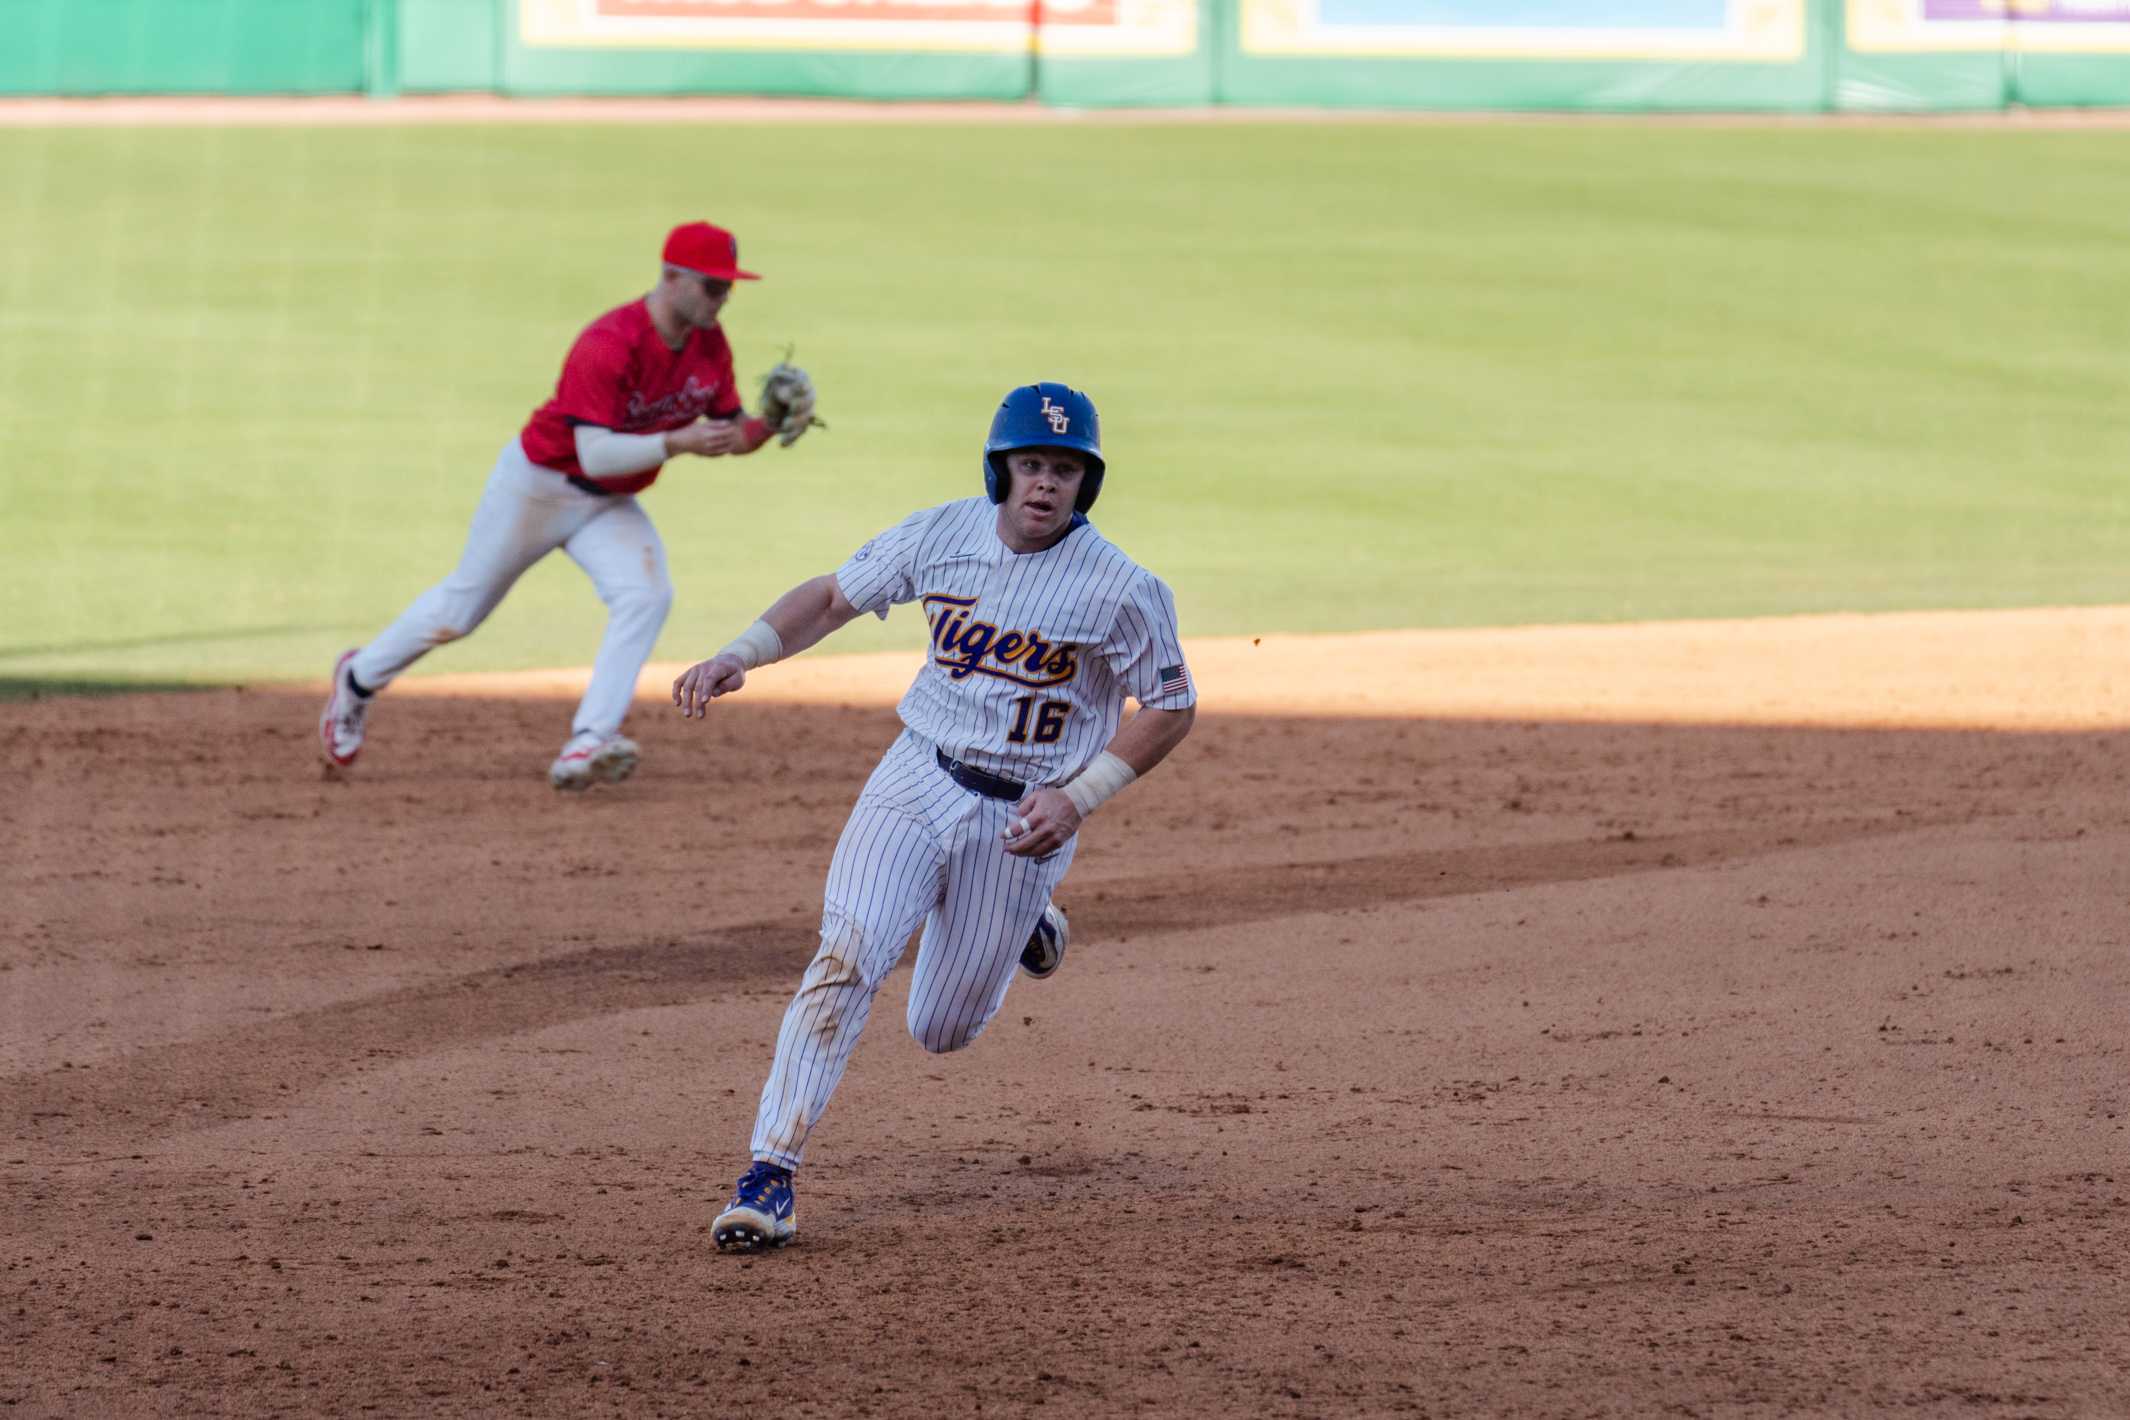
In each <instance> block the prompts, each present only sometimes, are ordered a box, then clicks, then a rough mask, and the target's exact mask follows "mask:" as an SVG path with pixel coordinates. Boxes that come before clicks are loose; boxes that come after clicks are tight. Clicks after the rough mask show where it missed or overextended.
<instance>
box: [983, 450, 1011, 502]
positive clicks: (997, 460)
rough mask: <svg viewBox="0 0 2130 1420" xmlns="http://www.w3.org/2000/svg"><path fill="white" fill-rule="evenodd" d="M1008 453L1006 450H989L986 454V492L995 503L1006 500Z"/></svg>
mask: <svg viewBox="0 0 2130 1420" xmlns="http://www.w3.org/2000/svg"><path fill="white" fill-rule="evenodd" d="M1007 483H1008V479H1007V477H1006V453H1005V450H1003V449H1000V450H997V451H990V450H987V451H986V452H985V454H984V492H986V493H988V494H989V495H990V496H991V501H992V502H994V503H1003V502H1005V501H1006V485H1007Z"/></svg>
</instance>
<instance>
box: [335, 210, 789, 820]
mask: <svg viewBox="0 0 2130 1420" xmlns="http://www.w3.org/2000/svg"><path fill="white" fill-rule="evenodd" d="M663 257H664V265H663V267H662V268H661V270H660V272H659V277H658V284H657V285H656V286H654V287H652V288H651V292H650V294H649V295H647V296H644V297H643V298H641V299H640V300H635V301H630V302H629V303H628V304H627V305H624V306H617V307H615V308H614V309H613V310H611V311H608V312H607V313H606V314H605V315H603V316H601V317H599V319H597V320H595V321H593V322H592V323H591V324H590V325H588V326H586V327H585V328H584V331H583V333H582V334H580V335H579V336H578V337H577V341H576V343H575V344H574V345H572V346H571V347H570V351H569V355H568V358H567V359H565V360H564V361H563V365H562V376H561V378H560V379H559V380H558V381H557V382H556V385H555V394H554V398H552V399H550V400H548V402H547V403H545V404H543V405H541V406H540V407H539V408H538V409H537V410H535V411H534V412H533V416H532V419H531V421H530V422H529V423H527V424H526V426H525V428H524V430H523V431H522V432H521V433H519V434H518V435H517V437H515V438H513V439H512V440H511V441H510V442H509V443H508V444H505V445H504V446H503V452H502V453H501V455H499V456H498V457H497V459H496V465H495V469H494V471H493V472H491V473H490V474H489V475H488V487H487V490H486V491H485V492H484V493H483V494H482V495H481V502H480V506H479V507H477V508H476V509H475V510H474V514H473V528H472V530H471V532H470V533H469V534H468V535H467V538H466V550H465V552H464V553H463V554H462V555H461V556H460V558H459V565H458V568H457V570H456V571H454V572H453V573H452V574H451V575H450V576H448V577H446V578H445V579H444V580H443V581H441V582H439V583H437V584H436V585H435V586H434V587H431V588H430V589H429V590H428V591H426V592H424V593H422V595H421V596H420V597H418V598H416V599H415V602H414V604H413V605H412V606H410V607H408V608H407V610H406V611H405V612H403V613H401V615H400V618H399V620H397V621H395V622H393V623H392V624H391V625H390V626H388V627H386V628H385V630H384V632H383V634H382V635H380V636H379V637H378V638H377V639H376V640H374V641H372V642H371V643H370V644H369V645H367V646H362V647H359V648H357V649H355V650H352V651H347V652H344V653H343V654H342V655H341V657H340V660H339V662H338V663H337V664H335V665H334V667H333V689H332V693H331V695H330V696H329V697H328V698H327V700H326V704H325V712H324V713H323V714H322V715H321V716H319V719H318V737H319V739H320V741H321V742H322V744H323V746H324V749H325V757H326V758H327V759H328V760H329V761H331V762H332V763H334V764H336V765H340V766H342V767H345V766H347V765H350V764H353V763H354V762H355V756H356V755H357V754H359V753H360V752H361V751H362V741H363V729H364V720H365V719H366V717H367V716H368V714H369V709H370V702H371V699H372V697H374V696H375V695H376V694H377V692H379V691H380V690H383V689H384V688H385V687H386V686H388V685H390V684H391V683H392V681H393V679H394V677H396V676H398V675H399V673H400V672H401V671H403V670H405V669H406V668H407V667H408V666H411V665H413V664H414V663H415V662H416V661H418V660H420V659H421V658H422V657H423V656H424V655H427V654H428V653H429V652H430V651H431V650H433V649H435V648H436V647H438V646H441V645H443V644H444V643H445V642H446V641H456V640H458V639H459V638H460V637H462V636H467V635H470V634H471V633H472V632H473V629H474V628H475V627H477V626H479V625H480V624H481V623H482V622H483V621H484V620H486V619H487V617H488V614H489V613H490V612H491V611H494V610H495V608H496V604H497V603H499V602H501V601H502V600H503V596H504V594H505V593H506V592H508V591H509V590H510V588H511V586H512V584H513V583H515V582H516V581H517V580H518V578H519V577H521V576H523V575H524V573H525V571H526V569H528V568H530V567H531V566H532V565H533V564H534V563H535V562H538V561H539V560H540V559H541V558H543V557H545V556H547V555H548V554H549V553H550V552H553V551H554V550H555V549H556V548H558V547H559V548H561V549H562V550H563V551H564V552H566V553H568V554H569V555H570V559H571V560H572V561H574V562H575V563H576V564H577V565H578V566H579V567H582V568H583V569H584V572H585V575H586V576H588V577H590V578H591V579H592V585H593V586H594V587H596V588H597V589H598V591H599V598H600V600H601V601H603V602H605V603H606V606H607V624H606V635H605V637H604V639H603V640H601V642H600V643H599V655H598V658H597V659H596V660H595V661H594V662H593V664H592V681H591V685H590V686H589V687H588V688H587V689H586V690H585V692H584V699H583V700H582V701H581V702H580V703H579V704H578V706H577V716H576V719H575V720H574V721H573V722H572V724H571V734H570V738H569V742H568V743H567V744H565V745H563V746H562V752H561V753H560V754H559V755H557V756H556V757H555V762H554V764H553V765H552V766H550V767H549V769H548V776H547V777H548V781H549V782H550V783H552V784H553V785H554V786H555V787H556V788H557V789H584V788H588V787H590V786H591V785H592V784H593V783H594V782H597V781H600V780H604V781H607V782H609V783H619V782H620V781H622V780H623V779H626V778H628V776H629V775H630V773H632V772H633V771H634V770H635V768H636V761H637V758H638V750H637V747H636V744H635V742H634V741H633V740H629V739H627V738H625V737H623V735H622V733H621V722H622V718H623V717H624V716H625V715H626V714H627V713H628V709H629V701H630V699H631V697H632V696H633V695H634V693H635V689H636V676H637V673H638V672H640V671H641V670H642V669H643V663H644V662H645V661H647V660H649V659H650V656H651V647H652V645H653V644H654V643H655V642H656V641H657V640H658V631H659V628H660V627H661V626H663V625H664V624H665V620H666V611H667V609H668V608H669V607H671V605H672V603H673V583H672V580H671V579H670V578H669V577H668V576H667V574H666V549H665V544H664V543H662V542H661V541H660V540H659V537H658V530H657V529H656V528H654V527H652V526H651V519H650V517H649V516H648V515H647V514H646V513H645V512H644V510H643V507H642V505H641V504H640V503H638V502H637V500H636V495H637V494H639V493H641V492H642V491H643V490H644V489H646V488H649V487H650V486H651V484H652V483H653V482H655V481H656V480H657V478H658V474H659V470H660V468H661V467H663V466H664V464H665V461H666V460H667V459H669V458H672V457H674V456H676V455H679V454H694V455H696V456H698V457H700V458H717V457H720V456H722V455H725V454H751V453H753V452H754V451H755V450H756V449H759V448H761V447H762V445H763V444H765V443H767V442H768V441H769V439H770V437H771V436H772V435H776V436H777V437H778V441H779V442H780V443H781V444H783V445H785V446H786V447H789V446H790V445H791V443H792V442H793V441H794V440H796V439H797V438H798V437H799V436H800V435H801V434H803V433H805V432H806V430H807V428H808V427H809V426H810V425H813V424H816V423H818V422H820V421H818V420H817V419H815V418H814V413H813V409H814V388H813V382H812V380H810V379H809V378H808V377H807V375H806V372H805V371H804V370H800V369H798V368H796V367H794V366H791V365H788V364H780V365H778V366H777V367H776V369H774V370H772V371H771V372H770V374H769V378H768V380H767V381H766V382H765V383H764V385H763V390H762V407H761V412H760V413H759V414H757V415H755V416H753V417H751V418H750V417H748V416H747V412H746V411H745V410H744V409H742V408H741V407H740V396H739V391H738V390H737V389H736V388H735V386H734V383H733V371H732V347H731V346H730V345H729V344H727V343H726V340H725V332H724V329H723V327H721V326H720V325H719V324H718V316H719V314H720V313H721V312H722V311H723V310H724V308H725V303H726V302H727V301H728V300H730V299H731V296H732V285H733V283H734V282H735V281H756V280H759V279H760V278H759V277H757V276H756V275H755V274H754V273H753V272H751V271H742V270H741V269H740V265H739V244H738V242H736V241H735V240H734V239H733V236H732V234H731V233H730V232H728V231H726V230H725V229H724V228H722V227H714V226H712V225H711V224H710V223H708V222H688V223H685V224H683V225H681V226H678V227H675V228H674V229H673V231H672V232H671V233H670V234H669V235H668V236H667V237H666V244H665V250H664V253H663Z"/></svg>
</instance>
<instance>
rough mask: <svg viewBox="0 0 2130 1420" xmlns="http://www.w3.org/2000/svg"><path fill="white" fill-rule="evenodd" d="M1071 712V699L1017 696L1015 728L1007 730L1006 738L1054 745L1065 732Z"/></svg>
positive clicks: (1019, 741) (1014, 704) (1022, 742)
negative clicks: (1066, 719) (1066, 718)
mask: <svg viewBox="0 0 2130 1420" xmlns="http://www.w3.org/2000/svg"><path fill="white" fill-rule="evenodd" d="M1071 713H1072V704H1071V702H1070V701H1065V700H1039V699H1037V698H1036V697H1035V696H1033V695H1020V696H1015V697H1014V701H1013V728H1012V729H1011V730H1009V731H1008V732H1007V734H1006V738H1007V739H1008V740H1010V741H1012V742H1013V743H1014V744H1017V745H1024V744H1030V743H1034V744H1039V745H1054V744H1056V743H1057V742H1058V738H1059V737H1060V736H1061V735H1063V734H1064V733H1065V717H1066V716H1067V715H1070V714H1071ZM1031 721H1033V724H1031V723H1030V722H1031Z"/></svg>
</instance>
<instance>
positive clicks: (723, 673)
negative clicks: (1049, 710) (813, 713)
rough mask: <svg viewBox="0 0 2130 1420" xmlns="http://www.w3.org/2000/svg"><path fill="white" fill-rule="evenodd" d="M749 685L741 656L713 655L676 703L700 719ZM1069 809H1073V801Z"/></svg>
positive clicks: (688, 673) (678, 681)
mask: <svg viewBox="0 0 2130 1420" xmlns="http://www.w3.org/2000/svg"><path fill="white" fill-rule="evenodd" d="M746 683H747V668H746V667H745V666H743V665H741V664H740V663H739V658H738V657H736V656H724V655H718V656H712V657H711V658H710V659H709V660H707V661H697V662H696V663H695V664H694V665H692V666H690V667H688V668H687V669H686V670H684V671H682V672H681V673H680V675H679V676H678V677H676V678H675V679H674V681H673V703H674V704H675V705H678V706H679V707H680V713H681V715H682V717H683V718H685V719H692V720H700V719H702V717H703V712H704V711H706V710H708V709H709V708H710V702H711V701H713V700H715V699H717V698H718V697H719V696H720V695H730V694H732V692H733V691H735V690H738V689H739V688H740V687H741V686H743V685H745V684H746ZM1066 807H1067V808H1071V807H1072V805H1071V803H1070V802H1069V801H1068V802H1067V804H1066Z"/></svg>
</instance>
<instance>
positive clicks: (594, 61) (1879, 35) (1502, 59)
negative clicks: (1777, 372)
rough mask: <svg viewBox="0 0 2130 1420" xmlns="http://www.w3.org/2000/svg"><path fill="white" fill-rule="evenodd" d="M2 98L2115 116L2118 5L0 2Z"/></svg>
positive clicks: (2120, 64) (1151, 0) (2126, 23)
mask: <svg viewBox="0 0 2130 1420" xmlns="http://www.w3.org/2000/svg"><path fill="white" fill-rule="evenodd" d="M0 41H4V42H0V94H40V95H54V94H57V95H84V94H143V93H157V94H187V93H222V94H349V93H369V94H374V95H377V96H380V97H389V96H391V95H393V94H397V93H401V92H410V93H440V92H455V91H487V92H494V93H499V94H505V95H515V96H525V97H543V96H551V95H561V94H764V95H810V96H829V97H842V98H865V99H974V100H994V101H995V100H1016V99H1025V98H1035V99H1039V100H1041V101H1043V102H1046V103H1051V104H1059V105H1084V106H1119V105H1174V106H1192V105H1205V104H1232V105H1245V106H1249V105H1299V106H1311V107H1372V108H1374V107H1382V108H1432V109H1518V110H1531V109H1584V110H1616V111H1651V110H1767V111H1782V112H1815V111H1824V110H1861V111H1873V110H1891V111H1900V110H1988V109H1998V108H2004V107H2007V106H2009V105H2013V104H2026V105H2033V106H2093V105H2122V104H2130V0H0Z"/></svg>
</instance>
